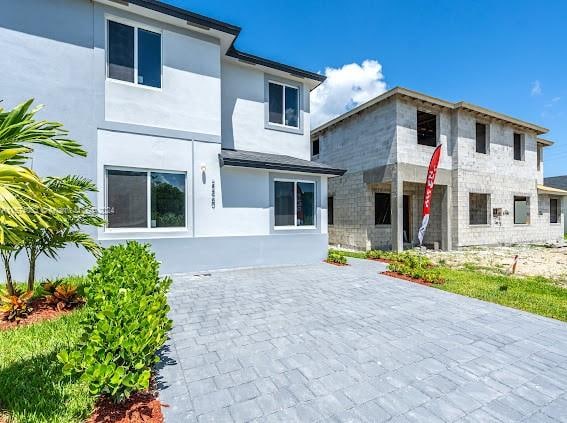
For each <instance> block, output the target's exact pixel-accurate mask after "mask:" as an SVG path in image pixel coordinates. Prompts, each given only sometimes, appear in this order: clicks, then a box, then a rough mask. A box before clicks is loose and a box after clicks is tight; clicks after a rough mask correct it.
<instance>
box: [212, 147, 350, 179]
mask: <svg viewBox="0 0 567 423" xmlns="http://www.w3.org/2000/svg"><path fill="white" fill-rule="evenodd" d="M219 163H220V166H221V167H223V166H234V167H249V168H254V169H270V170H281V171H287V172H300V173H312V174H320V175H329V176H342V175H344V174H345V172H346V170H344V169H336V168H332V167H330V166H327V165H324V164H321V163H317V162H312V161H309V160H303V159H298V158H296V157H291V156H285V155H280V154H268V153H259V152H255V151H243V150H228V149H223V150H221V153H220V154H219Z"/></svg>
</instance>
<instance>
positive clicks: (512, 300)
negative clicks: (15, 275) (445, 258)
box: [435, 267, 567, 321]
mask: <svg viewBox="0 0 567 423" xmlns="http://www.w3.org/2000/svg"><path fill="white" fill-rule="evenodd" d="M440 270H441V275H442V277H443V278H444V279H445V283H444V284H442V285H435V286H436V287H437V288H439V289H442V290H444V291H449V292H454V293H456V294H461V295H466V296H467V297H473V298H478V299H480V300H484V301H490V302H492V303H497V304H501V305H505V306H509V307H514V308H517V309H520V310H525V311H529V312H531V313H535V314H539V315H542V316H547V317H552V318H554V319H559V320H563V321H567V289H566V288H562V287H560V286H559V285H557V284H555V283H554V282H553V281H552V280H549V279H546V278H543V277H533V276H532V277H516V276H506V275H493V274H487V273H485V272H483V271H479V270H473V269H449V268H447V267H441V268H440Z"/></svg>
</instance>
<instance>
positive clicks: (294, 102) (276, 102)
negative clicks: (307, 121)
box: [268, 81, 299, 128]
mask: <svg viewBox="0 0 567 423" xmlns="http://www.w3.org/2000/svg"><path fill="white" fill-rule="evenodd" d="M268 109H269V110H268V122H269V123H275V124H276V125H282V126H288V127H292V128H299V88H298V87H293V86H291V85H286V84H280V83H277V82H271V81H270V82H269V83H268Z"/></svg>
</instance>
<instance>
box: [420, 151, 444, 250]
mask: <svg viewBox="0 0 567 423" xmlns="http://www.w3.org/2000/svg"><path fill="white" fill-rule="evenodd" d="M440 157H441V144H439V145H438V146H437V148H436V149H435V151H434V152H433V155H432V156H431V161H430V162H429V169H427V179H426V181H425V192H424V193H423V220H422V221H421V227H420V228H419V232H418V233H417V238H418V239H419V245H422V244H423V237H424V236H425V230H426V229H427V224H428V223H429V212H430V211H431V199H432V198H433V187H434V186H435V176H436V175H437V166H438V165H439V158H440Z"/></svg>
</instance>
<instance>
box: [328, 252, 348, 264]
mask: <svg viewBox="0 0 567 423" xmlns="http://www.w3.org/2000/svg"><path fill="white" fill-rule="evenodd" d="M327 262H329V263H336V264H347V258H346V257H345V256H344V255H343V254H341V253H340V252H338V251H336V250H329V253H328V254H327Z"/></svg>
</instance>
